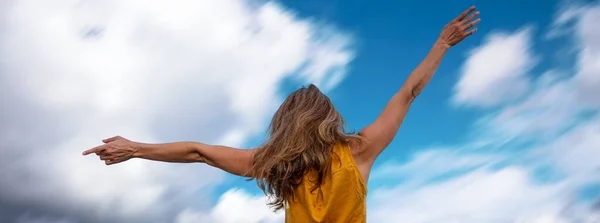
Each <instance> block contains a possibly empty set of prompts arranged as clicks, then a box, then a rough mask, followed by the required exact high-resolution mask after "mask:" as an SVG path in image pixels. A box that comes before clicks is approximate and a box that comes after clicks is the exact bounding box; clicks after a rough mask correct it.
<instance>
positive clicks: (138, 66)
mask: <svg viewBox="0 0 600 223" xmlns="http://www.w3.org/2000/svg"><path fill="white" fill-rule="evenodd" d="M1 4H2V7H0V8H1V9H2V17H0V18H1V20H0V34H1V35H0V105H1V106H0V122H1V123H2V126H1V128H0V150H1V151H2V153H3V156H1V157H0V163H1V167H0V187H1V188H2V190H1V191H0V201H1V202H0V221H3V222H5V221H13V220H15V219H17V220H19V219H20V220H23V219H25V221H34V220H35V221H37V220H36V219H59V220H60V221H75V222H77V221H83V222H98V221H101V222H120V221H126V222H136V221H140V222H148V221H150V219H151V220H152V221H167V222H168V221H172V220H173V219H174V217H175V216H176V215H177V214H179V212H181V211H182V210H186V209H188V208H191V209H194V210H200V211H203V210H209V207H210V205H211V201H210V199H209V197H208V194H209V192H208V191H210V190H211V188H212V187H214V186H215V185H216V184H218V183H219V182H221V181H222V178H223V177H224V175H223V174H222V173H220V172H219V171H217V170H214V169H212V168H208V167H206V166H204V165H190V164H186V165H176V164H164V163H156V162H147V161H138V160H132V161H129V162H126V163H123V164H122V165H116V166H111V167H110V168H107V167H105V166H103V165H102V163H101V162H100V161H98V160H95V158H93V157H91V156H90V157H85V158H84V157H81V155H80V154H81V151H82V150H84V149H87V148H90V147H92V146H95V145H97V144H98V143H100V141H99V140H100V139H102V138H104V137H108V136H112V135H117V134H118V135H122V136H125V137H128V138H131V139H133V140H139V141H147V142H158V141H174V140H198V141H203V142H206V143H219V144H226V145H232V146H239V145H241V144H243V143H244V141H245V140H246V139H247V138H248V137H249V136H252V135H253V134H256V133H258V132H260V131H261V130H263V129H262V128H263V125H264V124H265V122H266V121H267V118H268V116H269V113H270V112H272V111H273V109H274V108H275V107H276V106H277V104H278V101H279V100H280V98H279V96H278V90H279V86H280V83H281V82H282V81H284V80H285V79H288V78H292V77H294V78H293V79H295V80H299V81H300V82H308V81H311V82H315V83H317V84H319V85H320V86H322V87H323V88H324V89H325V90H327V88H332V87H334V86H335V85H336V84H337V83H339V81H340V80H341V79H342V78H343V75H344V69H345V66H346V64H347V63H348V62H349V61H350V60H351V59H352V56H353V55H352V49H351V48H350V47H351V38H350V37H348V36H346V35H345V34H343V33H340V32H339V31H336V30H335V29H334V28H332V27H326V26H324V25H316V24H315V23H311V22H309V21H305V20H299V19H297V18H295V17H294V16H293V14H292V13H290V12H289V11H287V10H285V9H283V8H282V7H281V6H280V5H277V4H275V3H261V2H258V1H240V0H211V1H191V0H176V1H160V0H153V1H139V0H128V1H117V0H110V1H100V0H89V1H79V0H58V1H51V2H50V1H43V0H24V1H8V2H7V1H4V2H2V3H1ZM199 191H205V192H199ZM191 198H193V199H191ZM140 213H143V214H140ZM217 213H219V212H217ZM40 221H42V220H40Z"/></svg>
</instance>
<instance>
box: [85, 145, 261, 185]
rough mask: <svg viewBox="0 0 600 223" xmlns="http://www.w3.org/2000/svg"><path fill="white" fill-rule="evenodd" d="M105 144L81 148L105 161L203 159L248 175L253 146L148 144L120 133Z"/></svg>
mask: <svg viewBox="0 0 600 223" xmlns="http://www.w3.org/2000/svg"><path fill="white" fill-rule="evenodd" d="M103 142H104V143H105V144H104V145H101V146H98V147H95V148H93V149H90V150H87V151H85V152H83V155H88V154H91V153H95V154H97V155H98V156H99V157H100V159H101V160H103V161H105V163H106V165H112V164H116V163H120V162H123V161H127V160H129V159H131V158H142V159H148V160H155V161H163V162H177V163H192V162H200V163H206V164H208V165H211V166H213V167H216V168H219V169H222V170H224V171H227V172H229V173H232V174H235V175H238V176H248V174H247V171H248V170H249V169H250V165H252V157H253V150H245V149H235V148H231V147H226V146H214V145H207V144H203V143H197V142H174V143H164V144H147V143H138V142H132V141H129V140H127V139H125V138H123V137H119V136H117V137H113V138H110V139H106V140H103Z"/></svg>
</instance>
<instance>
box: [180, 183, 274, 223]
mask: <svg viewBox="0 0 600 223" xmlns="http://www.w3.org/2000/svg"><path fill="white" fill-rule="evenodd" d="M266 202H267V200H266V197H265V196H253V195H250V194H249V193H247V192H245V191H244V190H239V189H231V190H229V191H227V192H226V193H224V194H223V195H222V196H221V198H220V199H219V203H218V204H217V205H216V206H215V207H213V209H212V210H211V211H210V213H208V214H206V213H204V212H197V211H193V210H190V209H186V210H183V211H182V212H181V213H179V215H178V216H177V223H193V222H214V223H276V222H283V220H284V219H283V212H282V211H279V212H277V213H275V214H274V213H273V212H272V211H271V210H270V209H269V208H268V207H267V206H266V205H265V204H266ZM232 210H235V211H232Z"/></svg>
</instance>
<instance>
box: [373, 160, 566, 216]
mask: <svg viewBox="0 0 600 223" xmlns="http://www.w3.org/2000/svg"><path fill="white" fill-rule="evenodd" d="M561 189H562V188H561V185H541V186H537V185H535V184H534V183H533V182H531V181H530V176H529V173H528V172H527V171H526V170H524V169H521V168H518V167H509V168H505V169H501V170H499V171H493V170H488V169H482V170H478V171H475V172H472V173H469V174H467V175H465V176H462V177H460V178H457V179H453V180H451V181H447V182H442V183H439V184H430V185H426V186H422V187H419V188H403V187H398V188H394V189H390V190H380V191H374V192H373V193H371V195H370V196H371V200H370V202H371V206H370V207H369V214H368V216H369V221H373V222H383V221H386V222H390V219H397V220H396V221H395V222H440V221H444V222H515V221H517V220H519V219H527V220H529V221H525V222H531V220H532V219H535V218H538V217H540V216H542V215H546V214H555V213H557V212H558V211H560V209H561V208H562V206H561V205H562V203H561V202H562V199H561V198H562V197H561V196H560V194H559V193H558V192H560V190H561Z"/></svg>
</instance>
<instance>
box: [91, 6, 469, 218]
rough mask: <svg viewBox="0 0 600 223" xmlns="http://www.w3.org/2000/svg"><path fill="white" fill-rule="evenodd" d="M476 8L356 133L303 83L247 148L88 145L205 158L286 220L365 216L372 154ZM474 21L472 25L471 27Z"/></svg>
mask: <svg viewBox="0 0 600 223" xmlns="http://www.w3.org/2000/svg"><path fill="white" fill-rule="evenodd" d="M473 11H475V7H471V8H469V9H468V10H466V11H465V12H463V13H462V14H461V15H460V16H458V17H457V18H456V19H454V20H452V21H451V22H450V23H449V24H447V25H446V26H445V27H444V29H443V30H442V32H441V35H440V37H439V38H438V40H437V41H436V42H435V44H434V45H433V47H432V49H431V51H430V52H429V54H428V55H427V57H426V58H425V59H424V60H423V62H421V64H419V66H418V67H417V68H416V69H415V70H414V71H413V72H412V73H411V74H410V76H409V77H408V78H407V80H406V82H405V83H404V85H403V86H402V87H401V88H400V90H399V91H398V92H397V93H396V94H395V95H394V96H393V97H392V98H391V100H390V101H389V103H388V104H387V106H386V107H385V109H384V110H383V112H382V113H381V114H380V115H379V117H378V118H377V119H376V120H375V121H374V122H373V123H372V124H370V125H369V126H367V127H366V128H364V129H363V130H361V131H360V132H359V133H358V134H356V135H355V134H349V133H347V132H345V131H344V120H343V119H342V116H341V115H340V114H339V113H338V111H337V110H336V109H335V107H334V106H333V104H332V103H331V101H330V100H329V98H328V97H327V96H325V95H324V94H322V93H321V92H320V91H319V89H318V88H317V87H315V86H314V85H310V86H308V87H305V88H301V89H299V90H297V91H295V92H294V93H292V94H291V95H289V96H288V97H287V99H286V100H285V101H284V102H283V104H282V105H281V107H279V109H278V110H277V112H276V113H275V115H274V117H273V119H272V121H271V124H270V128H269V130H270V131H269V136H270V137H269V139H268V140H267V141H266V142H265V143H264V144H263V145H261V146H260V147H258V148H255V149H250V150H244V149H235V148H230V147H225V146H214V145H206V144H202V143H196V142H175V143H167V144H145V143H138V142H132V141H129V140H127V139H125V138H122V137H118V136H117V137H113V138H110V139H106V140H103V142H104V143H105V144H104V145H101V146H98V147H96V148H93V149H90V150H87V151H85V152H84V153H83V154H84V155H87V154H91V153H95V154H97V155H98V156H99V157H100V159H101V160H103V161H105V163H106V164H107V165H112V164H116V163H120V162H123V161H126V160H129V159H131V158H143V159H149V160H157V161H164V162H202V163H206V164H208V165H211V166H214V167H217V168H220V169H222V170H224V171H227V172H229V173H232V174H235V175H238V176H243V177H248V178H250V179H256V181H257V183H258V186H259V187H260V188H261V189H262V190H263V191H264V192H265V193H266V194H267V195H269V197H270V198H271V202H270V203H269V206H271V207H272V208H274V210H280V209H285V216H286V222H301V223H308V222H365V221H366V204H365V203H366V195H367V188H366V185H367V184H366V183H367V180H368V179H369V173H370V171H371V167H372V165H373V162H375V159H376V158H377V157H378V156H379V154H380V153H381V152H382V151H383V149H385V148H386V147H387V145H388V144H389V143H390V142H391V141H392V139H393V138H394V136H395V135H396V132H397V131H398V129H399V128H400V125H401V124H402V121H403V120H404V117H405V116H406V114H407V112H408V109H409V107H410V105H411V103H412V102H413V101H414V100H415V98H416V97H417V95H419V93H420V92H421V90H423V88H424V87H425V85H426V84H427V83H428V82H429V80H430V79H431V77H432V76H433V74H434V72H435V70H436V69H437V67H438V65H439V64H440V62H441V60H442V58H443V56H444V54H445V53H446V51H447V50H448V49H449V48H450V47H452V46H454V45H456V44H457V43H459V42H461V41H462V40H463V39H464V38H466V37H467V36H469V35H471V34H473V33H475V31H476V29H474V28H473V26H474V25H476V24H477V23H478V22H479V21H480V19H475V18H476V17H477V16H478V15H479V12H475V13H472V12H473ZM471 28H473V29H471Z"/></svg>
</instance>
